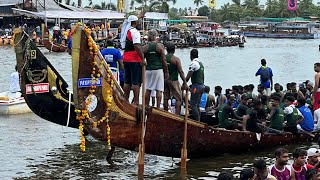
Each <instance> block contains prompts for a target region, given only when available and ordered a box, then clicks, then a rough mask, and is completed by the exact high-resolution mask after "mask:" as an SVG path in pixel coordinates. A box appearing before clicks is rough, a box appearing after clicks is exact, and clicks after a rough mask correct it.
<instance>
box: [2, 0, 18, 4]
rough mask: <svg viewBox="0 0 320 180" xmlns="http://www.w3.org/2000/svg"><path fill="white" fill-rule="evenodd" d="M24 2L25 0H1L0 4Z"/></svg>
mask: <svg viewBox="0 0 320 180" xmlns="http://www.w3.org/2000/svg"><path fill="white" fill-rule="evenodd" d="M20 3H23V0H1V1H0V5H4V4H14V5H16V4H20Z"/></svg>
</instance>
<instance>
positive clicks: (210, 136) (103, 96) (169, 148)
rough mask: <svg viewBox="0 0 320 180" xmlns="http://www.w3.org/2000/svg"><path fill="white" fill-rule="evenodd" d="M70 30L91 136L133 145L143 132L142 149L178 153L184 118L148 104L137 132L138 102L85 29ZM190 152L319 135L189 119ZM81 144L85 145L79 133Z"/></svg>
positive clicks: (82, 111)
mask: <svg viewBox="0 0 320 180" xmlns="http://www.w3.org/2000/svg"><path fill="white" fill-rule="evenodd" d="M75 32H76V33H75V34H74V35H73V37H72V38H73V42H72V43H73V44H72V61H73V64H72V66H73V72H72V73H73V88H74V94H75V96H74V103H75V108H76V112H77V119H78V120H79V121H80V124H81V125H80V126H81V128H80V130H81V129H82V127H83V128H84V129H85V130H87V131H88V132H89V133H90V134H91V135H92V136H93V137H94V138H96V139H99V140H101V141H104V143H107V144H108V145H109V146H110V145H113V146H116V147H121V148H125V149H128V150H137V149H138V147H139V144H140V142H141V133H144V135H145V138H144V139H145V152H146V153H149V154H154V155H161V156H169V157H180V155H181V154H180V153H181V151H180V150H181V147H182V142H183V132H184V119H183V117H181V116H178V115H175V114H171V113H169V112H166V111H163V110H160V109H157V108H153V107H148V108H146V124H145V127H146V129H145V131H144V132H141V121H140V120H141V108H140V106H139V107H138V106H135V105H132V104H130V103H129V102H127V101H126V100H125V99H124V96H123V91H122V89H121V88H120V86H119V85H118V83H117V82H116V81H115V78H114V77H113V75H112V72H111V71H110V69H109V67H108V66H107V65H106V63H105V61H104V60H103V57H102V56H101V54H100V52H99V47H97V46H96V45H95V43H94V41H93V39H92V38H91V36H90V34H91V32H90V30H89V29H82V27H81V26H80V27H79V28H78V30H76V31H75ZM187 124H188V136H187V139H188V144H187V147H188V157H189V158H192V157H201V156H202V157H206V156H212V155H213V154H217V153H225V152H243V151H248V150H249V149H257V150H259V149H261V148H267V147H274V146H277V145H283V144H288V143H299V142H305V141H310V140H313V139H314V138H317V137H318V134H316V136H315V137H312V136H309V135H307V134H297V135H293V134H291V133H283V134H281V135H280V134H269V133H265V134H262V135H261V134H255V133H252V132H243V131H230V130H224V129H218V128H213V127H209V126H208V125H207V124H204V123H201V122H198V121H194V120H191V119H188V120H187ZM81 145H82V147H81V149H82V150H83V151H84V150H85V142H84V138H83V142H82V144H81Z"/></svg>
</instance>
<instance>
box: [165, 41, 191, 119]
mask: <svg viewBox="0 0 320 180" xmlns="http://www.w3.org/2000/svg"><path fill="white" fill-rule="evenodd" d="M167 53H168V54H167V55H166V60H167V64H168V70H169V79H168V80H167V81H165V83H164V101H163V107H164V110H166V111H168V100H169V99H170V98H171V96H173V97H174V98H175V99H176V102H175V113H176V114H178V115H180V113H181V112H180V111H181V101H182V92H181V89H188V85H187V81H186V78H185V76H184V72H183V70H182V67H181V61H180V59H179V58H178V57H177V56H175V55H174V53H175V44H173V43H168V44H167ZM178 74H179V75H180V78H181V80H182V82H183V84H182V87H180V83H179V80H178Z"/></svg>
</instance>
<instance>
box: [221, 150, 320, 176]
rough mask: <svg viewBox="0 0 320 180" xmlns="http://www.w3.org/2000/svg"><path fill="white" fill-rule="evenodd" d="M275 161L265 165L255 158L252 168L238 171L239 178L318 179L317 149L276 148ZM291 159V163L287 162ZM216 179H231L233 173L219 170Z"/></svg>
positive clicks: (318, 162)
mask: <svg viewBox="0 0 320 180" xmlns="http://www.w3.org/2000/svg"><path fill="white" fill-rule="evenodd" d="M274 158H275V162H274V163H273V164H272V165H270V166H267V163H266V161H265V160H264V159H256V160H255V161H254V162H253V169H251V168H247V169H243V170H242V171H241V172H240V177H239V179H240V180H261V179H263V180H290V179H297V180H317V179H320V172H319V170H320V168H319V167H320V161H319V159H320V154H319V149H318V148H314V147H311V148H309V149H308V150H306V149H304V148H296V149H294V150H293V152H292V159H291V158H290V157H289V151H288V150H287V149H285V148H278V149H276V150H275V152H274ZM289 160H292V161H293V163H292V164H288V162H289ZM217 179H218V180H233V179H235V178H234V176H233V174H232V173H231V172H229V171H223V172H221V173H220V174H219V175H218V177H217Z"/></svg>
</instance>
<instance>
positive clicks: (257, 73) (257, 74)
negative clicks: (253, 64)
mask: <svg viewBox="0 0 320 180" xmlns="http://www.w3.org/2000/svg"><path fill="white" fill-rule="evenodd" d="M260 69H261V68H259V69H258V71H257V72H256V76H259V75H260V74H261V72H260V71H261V70H260Z"/></svg>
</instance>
